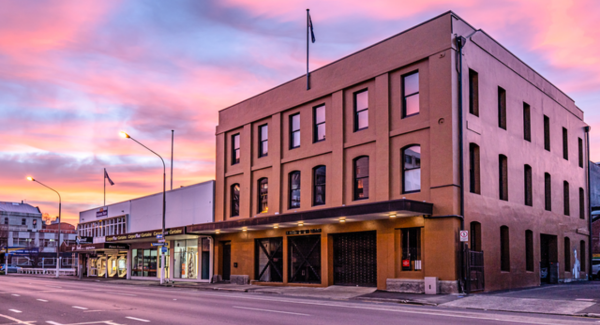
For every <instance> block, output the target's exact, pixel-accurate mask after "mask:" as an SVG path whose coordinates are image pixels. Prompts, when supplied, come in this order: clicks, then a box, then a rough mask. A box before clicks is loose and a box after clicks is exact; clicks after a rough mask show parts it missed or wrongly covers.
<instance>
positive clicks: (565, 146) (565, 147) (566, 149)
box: [562, 128, 569, 160]
mask: <svg viewBox="0 0 600 325" xmlns="http://www.w3.org/2000/svg"><path fill="white" fill-rule="evenodd" d="M562 131H563V132H562V136H563V137H562V138H563V139H562V140H563V158H565V159H566V160H569V134H568V131H567V129H566V128H563V129H562Z"/></svg>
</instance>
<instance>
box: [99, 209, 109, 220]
mask: <svg viewBox="0 0 600 325" xmlns="http://www.w3.org/2000/svg"><path fill="white" fill-rule="evenodd" d="M103 217H108V207H102V208H100V209H98V211H96V218H103Z"/></svg>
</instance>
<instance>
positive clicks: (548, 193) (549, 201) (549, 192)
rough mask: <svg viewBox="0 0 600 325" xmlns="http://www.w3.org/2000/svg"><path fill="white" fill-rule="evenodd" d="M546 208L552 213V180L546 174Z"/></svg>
mask: <svg viewBox="0 0 600 325" xmlns="http://www.w3.org/2000/svg"><path fill="white" fill-rule="evenodd" d="M544 208H545V209H546V211H552V178H551V177H550V174H548V173H545V174H544Z"/></svg>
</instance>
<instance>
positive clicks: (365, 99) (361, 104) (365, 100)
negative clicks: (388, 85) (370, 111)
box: [356, 90, 369, 112]
mask: <svg viewBox="0 0 600 325" xmlns="http://www.w3.org/2000/svg"><path fill="white" fill-rule="evenodd" d="M367 108H369V91H367V90H365V91H361V92H360V93H357V94H356V111H357V112H359V111H361V110H364V109H367Z"/></svg>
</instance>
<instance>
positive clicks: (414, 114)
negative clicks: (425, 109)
mask: <svg viewBox="0 0 600 325" xmlns="http://www.w3.org/2000/svg"><path fill="white" fill-rule="evenodd" d="M419 113H420V112H419ZM419 113H413V114H410V115H402V118H403V119H405V118H407V117H413V116H417V115H419Z"/></svg>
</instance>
